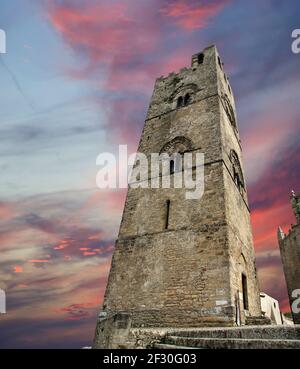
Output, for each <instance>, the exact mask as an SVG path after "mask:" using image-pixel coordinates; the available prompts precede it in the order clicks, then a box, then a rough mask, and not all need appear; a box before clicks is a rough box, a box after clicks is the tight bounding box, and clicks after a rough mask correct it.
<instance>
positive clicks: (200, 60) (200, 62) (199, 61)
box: [197, 53, 204, 64]
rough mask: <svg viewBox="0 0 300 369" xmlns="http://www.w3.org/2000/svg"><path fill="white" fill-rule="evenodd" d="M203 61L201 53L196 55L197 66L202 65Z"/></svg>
mask: <svg viewBox="0 0 300 369" xmlns="http://www.w3.org/2000/svg"><path fill="white" fill-rule="evenodd" d="M203 60H204V54H203V53H200V54H198V57H197V61H198V64H202V63H203Z"/></svg>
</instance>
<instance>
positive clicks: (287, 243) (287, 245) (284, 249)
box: [278, 191, 300, 324]
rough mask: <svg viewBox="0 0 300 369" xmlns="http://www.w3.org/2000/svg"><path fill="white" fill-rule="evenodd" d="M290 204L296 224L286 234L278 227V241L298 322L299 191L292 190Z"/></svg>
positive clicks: (296, 322) (294, 316)
mask: <svg viewBox="0 0 300 369" xmlns="http://www.w3.org/2000/svg"><path fill="white" fill-rule="evenodd" d="M291 205H292V208H293V211H294V214H295V218H296V221H297V224H295V225H292V228H291V229H290V230H289V232H288V234H284V232H283V231H282V229H281V228H280V227H279V228H278V242H279V248H280V254H281V260H282V264H283V270H284V275H285V280H286V284H287V289H288V295H289V301H290V306H291V312H292V316H293V320H294V323H295V324H300V311H299V307H300V193H298V194H295V193H294V191H292V193H291ZM293 304H294V305H295V306H293Z"/></svg>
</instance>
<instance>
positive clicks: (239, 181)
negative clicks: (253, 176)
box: [230, 150, 245, 191]
mask: <svg viewBox="0 0 300 369" xmlns="http://www.w3.org/2000/svg"><path fill="white" fill-rule="evenodd" d="M230 161H231V164H232V172H233V179H234V182H235V184H236V185H237V186H238V188H239V190H240V191H241V190H243V189H245V181H244V175H243V171H242V167H241V163H240V160H239V157H238V154H237V153H236V152H235V151H234V150H231V152H230Z"/></svg>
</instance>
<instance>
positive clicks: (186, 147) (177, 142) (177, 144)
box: [160, 136, 194, 155]
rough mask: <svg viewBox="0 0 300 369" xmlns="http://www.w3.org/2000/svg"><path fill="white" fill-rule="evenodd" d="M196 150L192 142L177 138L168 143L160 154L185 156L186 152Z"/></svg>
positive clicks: (181, 137)
mask: <svg viewBox="0 0 300 369" xmlns="http://www.w3.org/2000/svg"><path fill="white" fill-rule="evenodd" d="M193 148H194V146H193V144H192V141H191V140H190V139H188V138H186V137H184V136H177V137H175V138H173V139H172V140H171V141H169V142H167V143H166V144H165V145H164V146H163V147H162V149H161V150H160V154H161V153H163V152H165V153H167V154H168V155H173V154H176V153H180V154H183V153H184V152H186V151H190V150H192V149H193Z"/></svg>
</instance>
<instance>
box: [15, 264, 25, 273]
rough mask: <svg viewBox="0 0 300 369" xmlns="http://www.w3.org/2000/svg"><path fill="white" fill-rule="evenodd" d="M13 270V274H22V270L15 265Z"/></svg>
mask: <svg viewBox="0 0 300 369" xmlns="http://www.w3.org/2000/svg"><path fill="white" fill-rule="evenodd" d="M13 269H14V273H22V272H23V268H22V267H21V266H20V265H15V266H14V268H13Z"/></svg>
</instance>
